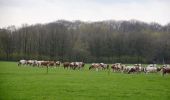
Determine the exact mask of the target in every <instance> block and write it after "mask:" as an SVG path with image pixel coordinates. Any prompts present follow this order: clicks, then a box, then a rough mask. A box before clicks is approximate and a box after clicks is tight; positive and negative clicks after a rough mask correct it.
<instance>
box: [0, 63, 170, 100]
mask: <svg viewBox="0 0 170 100" xmlns="http://www.w3.org/2000/svg"><path fill="white" fill-rule="evenodd" d="M88 67H89V65H88V64H86V66H85V69H83V70H69V69H64V68H63V67H59V68H50V69H49V72H48V74H47V73H46V68H38V67H31V66H19V67H18V66H17V62H0V100H170V75H165V76H164V77H163V76H161V74H160V73H150V74H144V73H141V74H123V73H113V72H109V71H104V70H103V71H99V72H96V71H95V70H91V71H89V70H88Z"/></svg>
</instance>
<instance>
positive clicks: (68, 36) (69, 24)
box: [0, 20, 170, 64]
mask: <svg viewBox="0 0 170 100" xmlns="http://www.w3.org/2000/svg"><path fill="white" fill-rule="evenodd" d="M20 59H37V60H55V61H57V60H59V61H62V62H65V61H69V62H72V61H83V62H85V63H92V62H96V63H97V62H103V63H116V62H121V63H160V64H162V63H170V23H169V24H166V25H160V24H158V23H146V22H142V21H138V20H129V21H115V20H106V21H96V22H83V21H79V20H76V21H67V20H57V21H55V22H50V23H46V24H34V25H28V24H23V25H22V26H21V27H19V28H18V27H16V26H9V27H6V28H0V60H6V61H18V60H20Z"/></svg>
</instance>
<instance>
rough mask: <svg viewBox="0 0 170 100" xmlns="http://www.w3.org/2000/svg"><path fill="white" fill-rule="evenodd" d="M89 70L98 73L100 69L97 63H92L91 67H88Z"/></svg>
mask: <svg viewBox="0 0 170 100" xmlns="http://www.w3.org/2000/svg"><path fill="white" fill-rule="evenodd" d="M91 69H96V71H98V70H99V69H102V67H101V66H100V64H99V63H92V64H91V66H90V67H89V70H91Z"/></svg>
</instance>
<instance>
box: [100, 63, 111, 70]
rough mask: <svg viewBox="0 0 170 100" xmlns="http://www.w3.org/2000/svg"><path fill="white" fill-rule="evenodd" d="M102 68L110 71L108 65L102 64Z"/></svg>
mask: <svg viewBox="0 0 170 100" xmlns="http://www.w3.org/2000/svg"><path fill="white" fill-rule="evenodd" d="M100 66H101V67H102V69H109V65H108V64H104V63H100Z"/></svg>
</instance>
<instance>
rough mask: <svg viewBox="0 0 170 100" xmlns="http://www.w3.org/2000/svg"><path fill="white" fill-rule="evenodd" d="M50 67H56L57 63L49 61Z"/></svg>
mask: <svg viewBox="0 0 170 100" xmlns="http://www.w3.org/2000/svg"><path fill="white" fill-rule="evenodd" d="M47 65H48V66H49V67H52V66H56V63H55V62H54V61H49V62H48V64H47Z"/></svg>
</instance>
